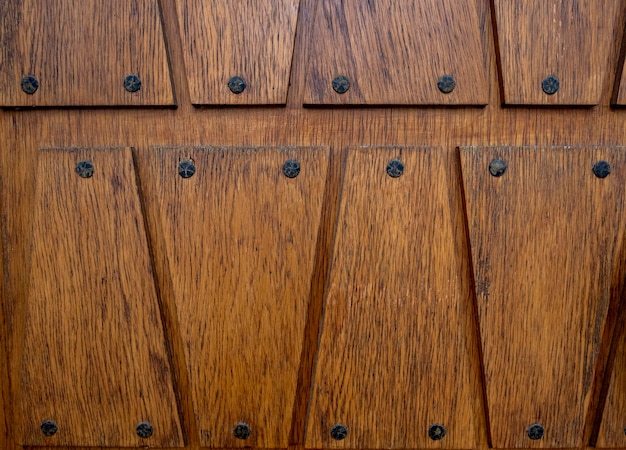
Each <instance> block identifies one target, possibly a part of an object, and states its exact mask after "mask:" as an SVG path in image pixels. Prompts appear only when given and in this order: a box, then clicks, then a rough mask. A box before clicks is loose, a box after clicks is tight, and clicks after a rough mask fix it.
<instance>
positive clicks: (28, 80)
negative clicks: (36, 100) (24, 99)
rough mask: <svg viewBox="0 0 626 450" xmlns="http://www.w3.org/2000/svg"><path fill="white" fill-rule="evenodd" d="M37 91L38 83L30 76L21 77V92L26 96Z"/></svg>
mask: <svg viewBox="0 0 626 450" xmlns="http://www.w3.org/2000/svg"><path fill="white" fill-rule="evenodd" d="M37 89H39V81H37V78H35V77H34V76H32V75H24V76H23V77H22V90H23V91H24V92H26V93H27V94H28V95H33V94H34V93H35V92H37Z"/></svg>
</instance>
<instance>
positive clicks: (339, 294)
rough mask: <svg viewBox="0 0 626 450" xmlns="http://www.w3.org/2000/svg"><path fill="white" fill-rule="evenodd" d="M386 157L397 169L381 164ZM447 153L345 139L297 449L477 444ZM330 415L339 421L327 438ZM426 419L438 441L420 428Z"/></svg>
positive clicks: (466, 307) (468, 309)
mask: <svg viewBox="0 0 626 450" xmlns="http://www.w3.org/2000/svg"><path fill="white" fill-rule="evenodd" d="M392 159H399V160H401V161H402V162H403V164H404V167H405V172H404V174H403V175H402V176H401V177H400V178H391V177H390V176H388V175H387V173H386V166H387V163H388V162H389V161H390V160H392ZM446 162H447V156H446V152H444V151H443V149H440V148H351V149H350V150H349V153H348V159H347V164H346V169H345V170H346V172H345V178H344V184H343V189H342V194H341V207H340V212H339V219H338V225H337V227H338V228H337V231H336V237H335V239H336V240H335V246H334V250H333V258H332V267H331V272H330V281H329V286H328V289H327V294H326V301H325V308H324V318H323V327H322V330H321V337H320V339H321V341H320V346H319V353H318V359H317V365H316V369H315V378H314V385H313V390H312V399H311V407H310V413H309V422H308V431H307V436H306V441H305V445H306V447H307V448H473V447H474V446H475V445H476V433H475V428H474V427H475V421H474V413H475V402H477V401H479V400H480V399H479V398H475V397H474V392H473V390H472V386H473V385H474V384H475V383H476V380H473V379H472V376H473V375H474V374H472V371H471V370H470V361H469V351H468V346H467V344H468V342H467V339H466V333H467V331H468V325H470V326H471V324H468V320H467V319H468V318H471V317H472V316H473V313H472V300H471V296H470V288H469V284H467V283H466V281H467V277H464V276H463V274H464V272H465V270H466V269H467V267H466V268H464V267H463V266H462V264H461V262H462V256H461V254H459V252H458V250H459V249H458V248H457V247H456V245H455V242H456V240H457V236H456V235H455V233H456V232H457V231H458V230H456V229H455V227H454V221H453V217H454V213H453V212H452V211H451V207H452V205H454V204H455V201H454V193H453V192H451V189H450V186H451V185H452V186H453V185H454V183H453V178H452V179H451V178H449V177H447V176H446V170H445V168H446V167H447V164H446ZM460 232H461V235H462V234H463V230H462V229H461V230H460ZM338 423H340V424H343V425H345V426H346V427H347V428H348V430H349V432H348V435H347V437H346V438H345V439H344V440H339V441H335V440H333V439H331V436H330V430H331V428H332V427H333V426H334V425H335V424H338ZM436 423H440V424H443V425H444V426H445V427H446V429H447V434H446V435H445V437H444V438H443V439H442V440H439V441H435V440H431V439H430V438H429V437H428V429H429V427H430V426H431V425H433V424H436Z"/></svg>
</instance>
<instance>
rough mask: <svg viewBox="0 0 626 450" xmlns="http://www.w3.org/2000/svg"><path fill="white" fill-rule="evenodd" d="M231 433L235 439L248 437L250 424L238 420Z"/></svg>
mask: <svg viewBox="0 0 626 450" xmlns="http://www.w3.org/2000/svg"><path fill="white" fill-rule="evenodd" d="M233 434H234V435H235V437H236V438H237V439H242V440H244V439H248V438H249V437H250V425H248V424H247V423H243V422H239V423H238V424H237V425H235V428H233Z"/></svg>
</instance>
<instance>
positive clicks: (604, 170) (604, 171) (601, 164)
mask: <svg viewBox="0 0 626 450" xmlns="http://www.w3.org/2000/svg"><path fill="white" fill-rule="evenodd" d="M610 173H611V165H610V164H609V163H608V162H606V161H598V162H597V163H595V164H594V165H593V174H594V175H595V176H596V177H598V178H606V177H608V176H609V174H610Z"/></svg>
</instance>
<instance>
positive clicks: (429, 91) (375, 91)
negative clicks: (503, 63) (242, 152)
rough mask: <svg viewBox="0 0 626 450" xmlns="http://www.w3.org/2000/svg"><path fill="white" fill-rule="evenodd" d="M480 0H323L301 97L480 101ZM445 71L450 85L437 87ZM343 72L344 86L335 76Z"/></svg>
mask: <svg viewBox="0 0 626 450" xmlns="http://www.w3.org/2000/svg"><path fill="white" fill-rule="evenodd" d="M480 3H481V2H480V1H478V0H469V1H463V2H458V1H455V0H422V1H419V2H398V1H394V0H370V1H367V2H363V1H361V0H345V1H335V0H321V1H320V2H319V5H318V8H319V9H318V12H317V17H316V27H315V30H314V35H313V40H312V42H314V43H315V45H313V46H312V47H311V59H310V63H309V69H308V75H307V87H306V94H305V103H308V104H357V105H361V104H363V105H377V104H387V105H389V104H397V105H428V104H432V105H463V104H467V105H485V104H486V103H487V99H488V93H489V89H488V75H487V69H486V64H485V57H484V55H485V53H486V52H487V49H486V48H485V47H484V45H483V41H482V40H481V26H482V25H481V24H482V23H483V22H484V21H485V14H486V10H485V8H483V7H482V6H480ZM444 75H450V76H452V77H453V78H454V80H455V82H456V87H454V89H453V90H452V91H451V92H448V93H444V92H442V91H441V90H440V89H439V88H438V81H439V79H440V78H441V77H443V76H444ZM337 76H345V77H346V78H347V79H348V80H349V83H350V87H349V89H348V90H347V92H344V93H338V92H336V91H335V90H334V88H333V80H334V79H335V77H337Z"/></svg>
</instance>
